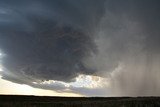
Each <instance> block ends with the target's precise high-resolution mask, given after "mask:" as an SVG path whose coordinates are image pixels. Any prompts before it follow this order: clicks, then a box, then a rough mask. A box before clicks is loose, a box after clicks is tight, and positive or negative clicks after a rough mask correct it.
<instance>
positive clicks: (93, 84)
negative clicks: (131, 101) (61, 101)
mask: <svg viewBox="0 0 160 107" xmlns="http://www.w3.org/2000/svg"><path fill="white" fill-rule="evenodd" d="M0 69H1V72H0V76H1V79H0V85H2V87H3V88H2V89H0V92H1V93H8V94H16V93H18V92H19V91H20V90H21V89H20V88H16V90H17V92H16V91H9V90H11V89H10V88H9V87H6V86H7V85H8V84H12V85H13V84H16V85H17V86H18V85H20V87H29V88H30V89H32V90H34V91H37V92H38V93H29V94H35V95H42V94H41V93H42V91H43V92H44V91H45V92H46V93H48V94H44V95H49V94H50V93H52V92H54V93H52V94H51V95H60V96H61V95H64V93H67V94H66V95H67V96H74V95H78V96H144V95H149V96H158V95H160V91H159V90H160V79H159V75H160V1H159V0H14V1H13V0H0ZM5 84H6V85H5ZM15 87H16V86H15ZM13 89H14V88H13ZM39 90H41V91H39ZM24 93H25V92H24ZM19 94H23V92H21V93H19ZM26 94H28V93H26Z"/></svg>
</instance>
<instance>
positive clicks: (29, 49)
mask: <svg viewBox="0 0 160 107" xmlns="http://www.w3.org/2000/svg"><path fill="white" fill-rule="evenodd" d="M0 6H1V8H0V16H1V17H0V23H1V25H0V33H1V34H0V49H1V51H2V52H3V53H4V54H5V55H6V56H5V57H4V58H3V61H2V64H3V66H4V67H5V68H6V69H7V70H8V71H9V72H12V73H13V74H14V75H18V76H16V77H20V78H21V77H23V76H24V77H26V78H34V79H35V80H60V81H72V79H74V78H75V77H76V76H77V75H78V74H93V73H94V72H95V71H96V69H95V68H89V67H87V66H85V64H84V63H83V59H85V58H87V57H89V56H91V54H95V53H96V45H95V43H94V37H93V35H92V32H91V31H92V30H91V26H92V24H93V25H94V24H95V25H96V23H97V22H98V20H99V17H100V16H101V15H102V13H103V11H104V9H103V0H101V1H100V2H95V1H93V0H92V1H91V0H90V1H89V0H88V1H83V0H82V1H74V0H68V1H66V0H54V1H51V0H47V1H42V0H37V1H30V0H29V1H21V0H17V1H14V2H12V1H8V0H7V1H1V5H0ZM3 78H5V76H4V77H3ZM7 78H8V77H6V79H7ZM10 79H13V78H10ZM13 80H14V79H13ZM16 80H17V79H16ZM17 81H18V80H17ZM20 81H21V79H20Z"/></svg>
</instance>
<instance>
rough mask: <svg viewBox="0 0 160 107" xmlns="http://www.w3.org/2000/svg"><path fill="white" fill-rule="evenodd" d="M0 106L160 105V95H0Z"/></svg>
mask: <svg viewBox="0 0 160 107" xmlns="http://www.w3.org/2000/svg"><path fill="white" fill-rule="evenodd" d="M0 107H160V97H89V98H88V97H45V96H41V97H40V96H15V95H13V96H12V95H0Z"/></svg>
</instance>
